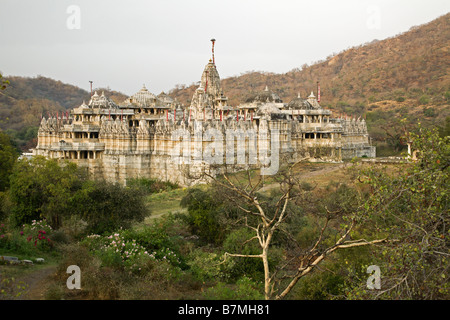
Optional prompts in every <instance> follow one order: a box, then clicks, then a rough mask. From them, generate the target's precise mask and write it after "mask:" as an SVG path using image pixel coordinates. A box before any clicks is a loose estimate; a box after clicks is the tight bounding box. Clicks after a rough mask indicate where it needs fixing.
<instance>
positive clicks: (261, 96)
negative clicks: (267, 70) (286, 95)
mask: <svg viewBox="0 0 450 320" xmlns="http://www.w3.org/2000/svg"><path fill="white" fill-rule="evenodd" d="M252 102H263V103H264V102H275V103H282V102H283V101H282V100H281V98H280V96H279V95H278V94H276V93H275V92H273V91H271V90H269V88H268V87H267V86H266V88H265V89H264V91H260V92H255V93H252V94H250V95H249V96H248V97H247V99H246V100H245V103H252Z"/></svg>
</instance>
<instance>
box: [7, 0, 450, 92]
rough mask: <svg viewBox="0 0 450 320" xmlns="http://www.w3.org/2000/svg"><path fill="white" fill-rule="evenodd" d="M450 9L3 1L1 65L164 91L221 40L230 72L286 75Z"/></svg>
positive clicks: (192, 71)
mask: <svg viewBox="0 0 450 320" xmlns="http://www.w3.org/2000/svg"><path fill="white" fill-rule="evenodd" d="M449 11H450V1H448V0H383V1H375V0H372V1H370V0H367V1H366V0H340V1H337V0H315V1H312V0H310V1H303V0H302V1H300V0H297V1H295V0H271V1H269V0H221V1H217V0H192V1H191V0H148V1H143V0H142V1H140V0H131V1H123V0H121V1H119V0H117V1H116V0H108V1H106V0H96V1H93V0H90V1H88V0H86V1H77V0H53V1H51V0H30V1H22V0H0V71H1V72H2V73H3V74H5V75H18V76H31V77H35V76H37V75H42V76H46V77H50V78H53V79H56V80H61V81H62V82H65V83H70V84H74V85H77V86H79V87H81V88H83V89H85V90H89V80H92V81H94V87H107V86H109V87H110V88H111V89H114V90H117V91H121V92H123V93H125V94H133V93H134V92H136V91H138V90H139V89H140V88H141V87H142V84H144V83H145V85H146V86H147V88H148V89H149V90H150V91H151V92H153V93H156V94H159V93H160V92H161V91H166V92H167V91H169V90H170V89H172V88H173V87H174V86H175V85H176V84H186V85H189V84H191V83H193V82H197V81H199V80H200V76H201V73H202V71H203V68H204V66H205V64H206V63H208V60H209V59H210V57H211V42H210V39H211V38H215V39H216V45H215V59H216V64H217V68H218V71H219V74H220V76H221V78H222V79H223V78H227V77H230V76H235V75H240V74H241V73H244V72H246V71H251V70H255V71H267V72H275V73H285V72H287V71H289V70H292V69H294V68H299V67H301V65H302V64H304V63H308V64H310V63H312V62H314V61H318V60H321V59H325V58H326V57H327V56H329V55H331V54H333V53H338V52H340V51H342V50H344V49H347V48H349V47H351V46H356V45H359V44H363V43H365V42H370V41H372V40H373V39H379V40H381V39H385V38H388V37H391V36H395V35H396V34H398V33H401V32H405V31H407V30H409V29H410V28H411V27H412V26H416V25H420V24H423V23H427V22H429V21H431V20H433V19H435V18H437V17H439V16H441V15H443V14H445V13H447V12H449ZM225 93H226V92H225Z"/></svg>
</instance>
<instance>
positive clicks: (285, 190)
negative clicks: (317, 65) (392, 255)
mask: <svg viewBox="0 0 450 320" xmlns="http://www.w3.org/2000/svg"><path fill="white" fill-rule="evenodd" d="M303 160H305V159H302V160H300V161H298V162H296V163H295V164H294V165H291V166H290V167H288V168H287V170H286V171H284V172H283V173H280V175H279V176H280V178H281V179H280V181H279V190H280V194H279V196H278V197H277V199H276V204H275V206H274V207H272V208H271V210H269V209H267V206H266V204H265V203H264V200H260V198H261V197H260V196H261V194H260V191H261V189H262V178H263V176H261V175H259V178H257V179H256V181H255V179H254V178H252V176H251V174H250V171H247V177H246V181H245V183H244V184H242V183H239V182H237V181H233V180H234V179H233V178H232V177H231V175H229V174H228V173H226V172H225V173H223V175H221V177H216V176H215V175H210V174H208V173H205V175H207V176H208V177H209V178H210V179H211V180H213V181H214V183H215V184H216V186H218V187H220V188H221V193H222V194H223V196H225V197H226V198H227V199H228V200H229V201H231V202H232V203H233V204H234V205H236V207H237V208H239V210H240V211H242V212H243V213H244V216H243V217H242V219H240V220H241V221H242V222H243V224H244V225H245V226H246V227H247V228H249V229H251V230H252V231H253V233H254V236H253V237H252V238H250V239H248V240H247V241H246V242H245V243H247V242H250V241H257V242H258V243H259V246H260V248H261V251H260V253H259V254H239V253H231V252H226V253H225V254H224V261H223V262H225V261H226V259H228V258H229V257H241V258H255V259H261V261H262V263H263V267H264V295H265V299H267V300H268V299H273V298H275V299H283V298H285V297H286V295H287V294H289V292H290V291H291V290H292V288H293V287H294V286H295V285H296V283H297V282H298V281H299V280H300V279H301V278H302V277H304V276H306V275H308V274H309V273H311V272H312V271H313V270H314V269H315V268H316V267H317V266H318V265H319V264H320V263H321V262H323V261H324V260H325V259H326V258H327V257H328V256H329V255H330V254H331V253H333V252H334V251H336V250H338V249H346V248H354V247H360V246H367V245H374V244H379V243H383V242H386V241H387V239H385V238H384V239H376V240H371V241H367V240H365V239H358V240H351V239H350V236H349V235H350V232H351V231H352V230H354V228H355V226H356V225H357V223H358V215H357V214H353V215H351V218H350V223H349V225H348V226H347V227H346V228H344V229H342V230H339V231H340V233H339V236H338V237H337V238H336V239H335V241H334V243H333V245H331V246H326V247H324V246H323V240H324V234H325V231H326V230H327V229H328V228H330V221H331V220H332V219H333V218H335V217H337V216H338V215H339V213H340V212H339V211H340V210H338V211H330V210H328V208H326V212H327V213H326V217H325V222H324V224H323V225H322V227H321V231H320V234H319V235H318V237H317V240H316V241H315V242H314V244H313V245H312V246H311V247H310V248H309V249H307V250H306V251H303V252H300V251H299V252H298V253H296V254H294V256H293V257H291V258H290V259H288V260H287V261H286V262H285V264H284V265H282V266H279V267H277V268H275V270H271V269H270V265H269V251H270V249H271V246H272V244H273V238H274V234H275V233H276V232H283V231H284V228H283V225H284V224H285V222H286V219H287V218H288V216H289V214H290V210H288V204H289V203H294V202H295V201H298V200H301V199H304V198H305V195H306V193H307V192H309V191H308V190H306V189H305V188H304V187H303V186H302V181H301V180H300V179H298V178H297V177H296V176H295V175H294V174H293V172H292V169H293V168H294V166H295V165H297V164H298V163H300V162H302V161H303ZM357 211H358V208H355V212H357ZM251 217H256V218H257V219H254V218H251ZM250 221H251V222H250ZM255 221H256V222H255Z"/></svg>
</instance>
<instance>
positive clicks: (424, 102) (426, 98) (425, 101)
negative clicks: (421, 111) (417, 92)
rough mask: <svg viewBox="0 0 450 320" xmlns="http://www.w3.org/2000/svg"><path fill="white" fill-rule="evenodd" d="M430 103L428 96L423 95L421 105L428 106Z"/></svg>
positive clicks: (420, 100) (420, 99)
mask: <svg viewBox="0 0 450 320" xmlns="http://www.w3.org/2000/svg"><path fill="white" fill-rule="evenodd" d="M429 102H430V97H428V96H427V95H426V94H424V95H422V96H421V97H420V98H419V103H420V104H428V103H429Z"/></svg>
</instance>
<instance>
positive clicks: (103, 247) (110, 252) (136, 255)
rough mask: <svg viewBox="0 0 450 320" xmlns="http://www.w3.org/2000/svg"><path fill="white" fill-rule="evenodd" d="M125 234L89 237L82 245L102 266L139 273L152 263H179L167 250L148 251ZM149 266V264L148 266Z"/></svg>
mask: <svg viewBox="0 0 450 320" xmlns="http://www.w3.org/2000/svg"><path fill="white" fill-rule="evenodd" d="M124 233H125V232H123V231H120V232H115V233H113V234H111V235H108V236H100V235H96V234H93V235H89V236H87V237H86V238H85V239H84V240H83V241H82V243H83V244H85V245H87V246H88V248H89V249H90V250H91V251H93V252H94V254H96V255H97V256H98V257H99V258H100V259H101V260H102V263H103V264H104V265H107V266H111V267H116V268H121V269H124V270H127V271H130V272H133V273H140V272H141V271H144V270H143V269H147V268H148V267H149V263H150V262H152V261H165V262H168V263H170V264H172V265H173V264H177V263H178V264H179V263H181V262H180V260H179V258H178V256H177V255H176V254H175V253H174V252H173V251H172V250H170V249H169V248H163V249H160V250H157V251H148V250H147V249H146V248H145V247H144V246H142V245H141V244H139V243H138V242H137V241H136V240H135V239H128V238H127V237H126V236H125V235H124ZM150 265H151V264H150Z"/></svg>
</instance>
